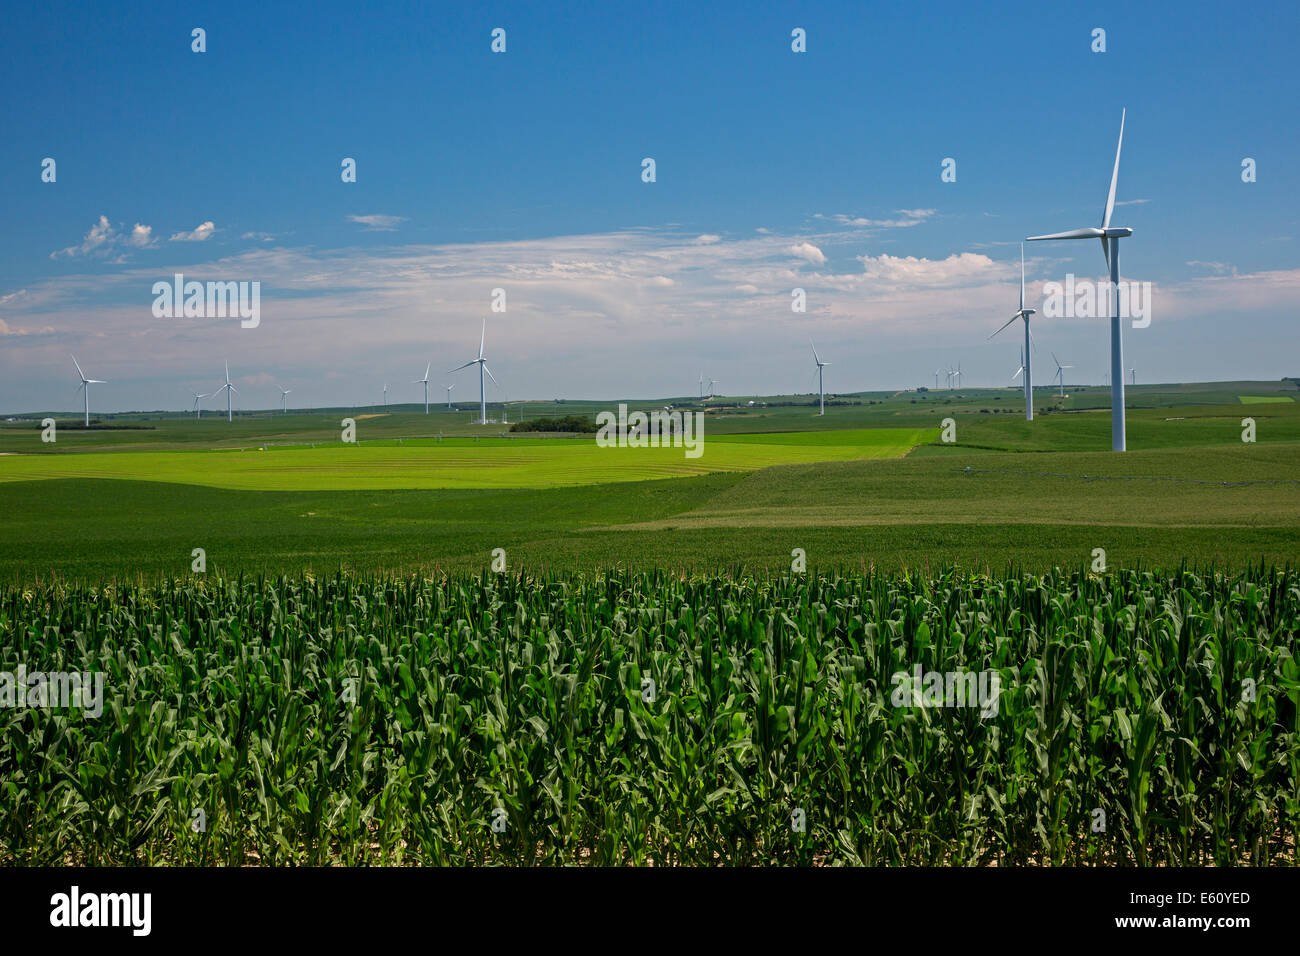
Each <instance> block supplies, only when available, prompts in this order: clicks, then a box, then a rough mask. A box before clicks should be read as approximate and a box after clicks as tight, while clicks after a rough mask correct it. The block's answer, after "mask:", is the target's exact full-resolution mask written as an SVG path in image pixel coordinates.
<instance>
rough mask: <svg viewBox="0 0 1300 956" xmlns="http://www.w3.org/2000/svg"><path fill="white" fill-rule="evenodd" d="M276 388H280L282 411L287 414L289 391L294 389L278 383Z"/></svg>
mask: <svg viewBox="0 0 1300 956" xmlns="http://www.w3.org/2000/svg"><path fill="white" fill-rule="evenodd" d="M276 388H278V389H279V390H280V411H281V412H283V413H285V414H287V413H288V411H289V393H290V392H292V391H293V389H291V388H285V387H284V386H283V385H277V386H276Z"/></svg>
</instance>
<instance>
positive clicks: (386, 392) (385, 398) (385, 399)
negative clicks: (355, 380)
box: [384, 362, 433, 408]
mask: <svg viewBox="0 0 1300 956" xmlns="http://www.w3.org/2000/svg"><path fill="white" fill-rule="evenodd" d="M429 364H430V365H432V364H433V363H432V362H430V363H429ZM387 407H388V383H387V382H385V383H384V408H387Z"/></svg>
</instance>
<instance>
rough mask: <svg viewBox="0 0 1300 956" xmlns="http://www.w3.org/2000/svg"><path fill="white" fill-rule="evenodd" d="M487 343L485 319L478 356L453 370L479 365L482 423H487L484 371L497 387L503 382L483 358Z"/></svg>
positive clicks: (480, 416)
mask: <svg viewBox="0 0 1300 956" xmlns="http://www.w3.org/2000/svg"><path fill="white" fill-rule="evenodd" d="M485 344H487V319H484V320H483V333H482V334H481V335H480V336H479V340H478V358H475V359H470V360H469V361H468V362H466V363H465V364H464V365H458V366H456V367H455V368H454V369H452V370H451V372H459V371H460V370H461V369H463V368H469V367H470V366H471V365H477V366H478V407H479V424H480V425H486V424H487V391H486V386H485V385H484V384H483V373H484V372H486V373H487V377H488V378H490V379H492V384H493V385H495V386H496V387H497V388H500V387H501V383H500V382H498V381H497V380H496V376H495V375H493V374H492V370H491V369H489V368H488V367H487V360H486V359H485V358H483V346H484V345H485ZM451 372H448V373H447V374H448V375H450V374H451Z"/></svg>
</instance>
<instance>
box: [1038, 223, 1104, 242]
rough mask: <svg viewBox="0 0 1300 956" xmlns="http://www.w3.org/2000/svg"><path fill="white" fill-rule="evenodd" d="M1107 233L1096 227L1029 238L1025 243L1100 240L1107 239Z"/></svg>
mask: <svg viewBox="0 0 1300 956" xmlns="http://www.w3.org/2000/svg"><path fill="white" fill-rule="evenodd" d="M1105 236H1106V233H1105V232H1103V231H1102V230H1101V229H1098V228H1096V227H1095V226H1089V227H1086V228H1083V229H1071V230H1070V231H1069V232H1054V233H1052V234H1051V235H1047V236H1028V237H1026V238H1025V242H1038V241H1039V240H1040V239H1098V238H1105Z"/></svg>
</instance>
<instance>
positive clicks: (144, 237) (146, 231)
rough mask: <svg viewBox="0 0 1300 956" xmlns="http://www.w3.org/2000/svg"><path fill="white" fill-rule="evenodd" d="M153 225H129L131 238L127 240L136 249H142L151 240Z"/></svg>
mask: <svg viewBox="0 0 1300 956" xmlns="http://www.w3.org/2000/svg"><path fill="white" fill-rule="evenodd" d="M152 235H153V226H145V225H141V224H140V223H138V222H137V223H136V224H135V225H134V226H132V227H131V238H130V239H128V240H127V241H128V242H130V243H131V245H133V246H135V247H136V248H137V249H143V248H145V247H146V246H148V245H149V244H150V243H151V241H152Z"/></svg>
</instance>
